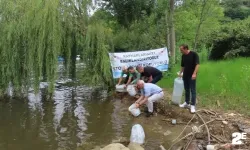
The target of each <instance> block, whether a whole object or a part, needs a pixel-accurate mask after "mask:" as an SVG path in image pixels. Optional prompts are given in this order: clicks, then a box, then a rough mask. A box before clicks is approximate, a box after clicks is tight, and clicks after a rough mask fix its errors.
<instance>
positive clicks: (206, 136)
mask: <svg viewBox="0 0 250 150" xmlns="http://www.w3.org/2000/svg"><path fill="white" fill-rule="evenodd" d="M165 93H168V92H166V91H165ZM120 96H121V95H120ZM121 99H122V100H123V101H127V100H128V101H129V102H131V101H134V100H136V98H134V97H133V98H131V97H129V96H128V95H124V94H123V95H122V96H121ZM155 106H156V108H155V110H156V112H155V113H156V114H160V115H163V116H164V119H162V121H164V122H166V123H167V124H170V125H171V124H172V120H173V119H174V120H176V125H177V126H178V125H179V124H181V125H182V126H183V125H186V126H185V128H184V129H183V132H182V133H180V135H179V136H178V137H176V139H175V140H173V142H172V143H171V144H172V145H171V148H170V149H169V150H177V149H180V150H181V149H187V150H196V149H206V147H207V145H213V146H215V149H218V150H219V149H220V150H231V149H241V150H244V149H245V150H248V149H250V140H249V139H250V118H249V117H248V116H244V115H242V114H239V113H230V112H223V111H222V110H216V111H215V110H211V109H206V108H200V107H199V109H198V110H197V113H196V114H191V113H190V111H189V109H183V108H179V107H178V106H175V105H172V103H171V95H170V94H165V98H164V101H161V102H160V103H158V104H156V105H155ZM142 109H143V108H142ZM235 132H238V133H240V134H239V135H241V133H246V136H247V138H246V139H242V140H241V141H242V142H243V143H242V144H241V145H235V144H232V139H233V136H232V134H233V133H235Z"/></svg>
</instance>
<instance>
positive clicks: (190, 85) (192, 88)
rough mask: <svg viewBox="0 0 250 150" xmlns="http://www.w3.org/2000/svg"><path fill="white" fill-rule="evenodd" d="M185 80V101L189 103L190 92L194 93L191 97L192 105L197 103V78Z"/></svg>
mask: <svg viewBox="0 0 250 150" xmlns="http://www.w3.org/2000/svg"><path fill="white" fill-rule="evenodd" d="M183 82H184V88H185V101H186V103H187V104H189V103H190V102H189V101H190V92H191V95H192V98H191V105H194V106H195V104H196V80H192V79H191V78H188V79H184V78H183Z"/></svg>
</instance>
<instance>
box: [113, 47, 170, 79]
mask: <svg viewBox="0 0 250 150" xmlns="http://www.w3.org/2000/svg"><path fill="white" fill-rule="evenodd" d="M109 58H110V63H111V67H112V72H113V77H114V78H120V76H121V72H122V66H127V67H129V66H133V67H136V66H138V65H142V66H152V67H155V68H157V69H159V70H161V71H167V70H168V63H169V58H168V50H167V48H160V49H154V50H146V51H136V52H124V53H109Z"/></svg>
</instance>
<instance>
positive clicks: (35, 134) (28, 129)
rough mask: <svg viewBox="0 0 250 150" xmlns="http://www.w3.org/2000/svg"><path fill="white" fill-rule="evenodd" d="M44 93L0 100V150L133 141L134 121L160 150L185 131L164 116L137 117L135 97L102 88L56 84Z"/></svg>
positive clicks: (87, 148) (150, 147) (84, 147)
mask: <svg viewBox="0 0 250 150" xmlns="http://www.w3.org/2000/svg"><path fill="white" fill-rule="evenodd" d="M46 96H47V95H46V93H45V92H43V88H42V89H41V91H40V93H38V94H37V95H35V94H34V93H33V91H32V90H31V91H30V93H29V95H28V99H10V100H1V101H0V150H91V149H92V148H94V147H95V146H104V145H107V144H110V143H111V142H112V141H114V140H118V139H127V140H129V137H130V132H131V128H132V126H133V125H134V124H136V123H139V124H141V125H142V126H143V128H144V130H145V134H146V139H145V140H146V143H145V145H144V147H145V149H146V150H158V149H159V146H160V145H163V146H164V147H166V148H167V147H169V145H170V144H171V142H170V141H171V140H172V139H173V138H174V137H176V135H178V134H179V133H180V130H181V128H180V126H171V125H169V124H167V123H166V122H165V121H162V119H164V117H163V116H160V115H158V116H154V117H151V118H146V117H145V116H144V115H143V114H142V115H141V116H140V117H138V118H134V117H133V116H131V115H130V114H129V113H128V110H127V109H128V107H129V105H130V104H132V103H133V100H132V99H127V100H121V99H120V98H115V97H110V96H108V94H107V92H106V91H103V90H98V89H92V88H89V87H87V86H77V87H68V86H65V85H60V84H57V86H56V90H55V93H54V96H53V99H52V100H48V99H46ZM164 133H165V135H164Z"/></svg>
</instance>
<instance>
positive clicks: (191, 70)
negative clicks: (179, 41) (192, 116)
mask: <svg viewBox="0 0 250 150" xmlns="http://www.w3.org/2000/svg"><path fill="white" fill-rule="evenodd" d="M180 51H181V53H182V59H181V71H180V74H179V76H180V77H181V74H182V73H183V77H182V78H183V82H184V88H185V102H184V103H183V104H181V105H180V107H182V108H184V107H189V106H190V104H189V101H190V91H191V94H192V98H191V113H195V104H196V76H197V72H198V69H199V63H200V62H199V56H198V54H197V53H196V52H194V51H190V50H189V49H188V45H186V44H183V45H181V46H180Z"/></svg>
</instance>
